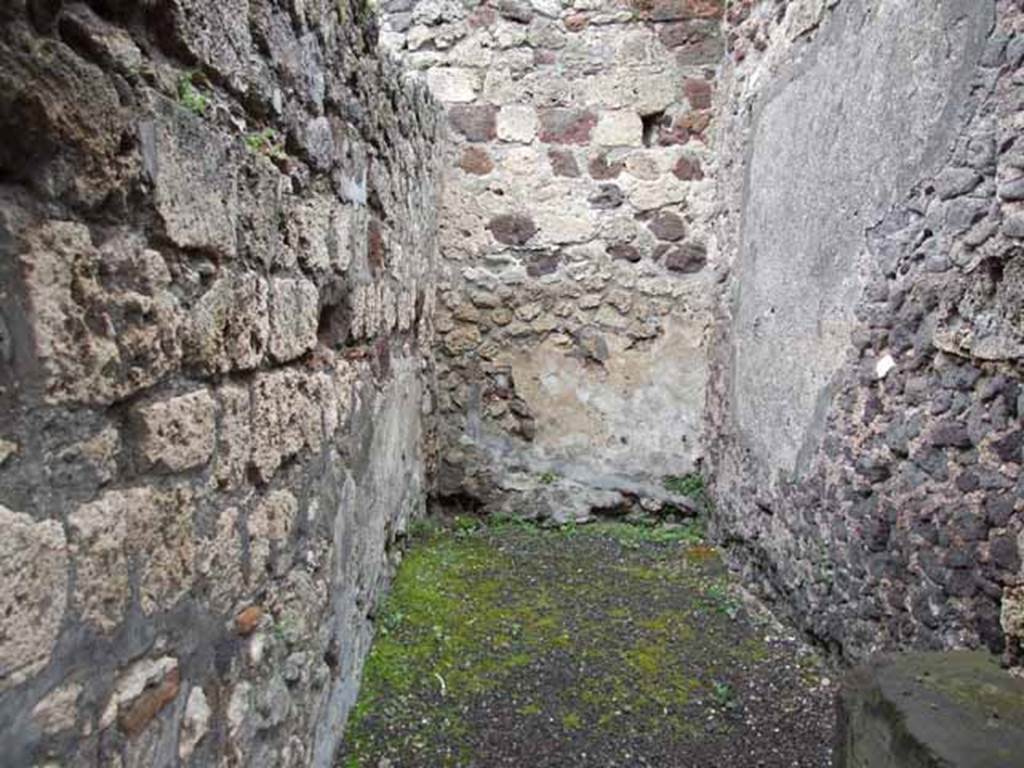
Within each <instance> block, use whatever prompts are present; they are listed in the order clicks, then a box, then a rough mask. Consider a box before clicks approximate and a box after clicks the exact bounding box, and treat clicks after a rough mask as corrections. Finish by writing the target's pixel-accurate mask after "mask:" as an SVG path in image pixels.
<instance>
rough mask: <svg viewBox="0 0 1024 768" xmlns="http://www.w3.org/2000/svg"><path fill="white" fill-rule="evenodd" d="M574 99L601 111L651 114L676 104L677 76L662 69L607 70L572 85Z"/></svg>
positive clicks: (677, 94) (677, 91)
mask: <svg viewBox="0 0 1024 768" xmlns="http://www.w3.org/2000/svg"><path fill="white" fill-rule="evenodd" d="M573 89H574V91H575V92H576V94H577V96H576V99H577V100H578V101H580V102H582V103H585V104H591V105H593V106H595V107H601V108H604V109H632V110H635V111H636V113H637V114H640V115H647V114H654V113H655V112H660V111H662V110H665V109H667V108H668V107H669V106H671V105H672V104H675V103H676V102H678V101H679V96H680V94H679V79H678V75H677V74H676V73H675V72H674V71H672V70H671V69H670V70H664V69H662V68H661V67H653V68H652V67H632V68H629V69H621V70H616V71H606V72H602V73H600V74H596V75H593V76H591V77H587V78H583V79H581V80H579V81H578V82H576V83H574V84H573Z"/></svg>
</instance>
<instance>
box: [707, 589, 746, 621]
mask: <svg viewBox="0 0 1024 768" xmlns="http://www.w3.org/2000/svg"><path fill="white" fill-rule="evenodd" d="M703 596H704V601H705V605H707V606H708V607H710V608H714V609H715V610H716V611H719V612H721V613H724V614H725V615H726V616H728V617H729V618H730V619H735V618H736V617H737V616H738V615H739V612H740V602H739V600H737V599H736V598H735V597H733V595H731V594H730V593H729V589H728V587H726V586H725V585H724V584H721V583H718V582H715V583H712V584H710V585H708V587H707V588H705V589H704V591H703Z"/></svg>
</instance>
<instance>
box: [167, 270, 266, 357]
mask: <svg viewBox="0 0 1024 768" xmlns="http://www.w3.org/2000/svg"><path fill="white" fill-rule="evenodd" d="M267 294H268V290H267V282H266V280H264V279H263V278H261V277H259V276H257V275H254V274H251V273H247V274H229V275H225V276H223V277H219V278H217V279H216V280H215V281H214V282H213V284H212V285H211V286H210V288H209V289H208V290H207V291H206V293H204V294H203V295H202V297H201V298H200V299H199V301H198V302H196V305H195V307H194V308H193V310H192V315H191V317H190V318H189V323H188V326H187V328H186V329H185V340H184V345H183V346H184V354H185V360H186V362H188V363H189V364H191V365H194V366H196V367H197V368H199V369H200V370H202V371H203V372H204V373H228V372H229V371H236V370H248V369H251V368H255V367H256V366H257V365H259V364H260V362H261V361H262V360H263V354H264V351H265V349H266V346H267V338H268V336H269V334H270V321H269V313H268V311H267V309H268V297H267Z"/></svg>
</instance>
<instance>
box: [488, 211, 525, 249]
mask: <svg viewBox="0 0 1024 768" xmlns="http://www.w3.org/2000/svg"><path fill="white" fill-rule="evenodd" d="M487 229H489V230H490V231H491V235H492V236H493V237H494V239H495V240H497V241H498V242H499V243H505V244H506V245H525V244H526V243H527V242H528V241H529V239H530V238H531V237H533V236H534V235H535V234H537V225H536V224H534V223H533V219H531V218H530V217H528V216H523V215H521V214H518V213H507V214H502V215H501V216H495V217H494V218H493V219H491V221H490V222H489V223H488V224H487Z"/></svg>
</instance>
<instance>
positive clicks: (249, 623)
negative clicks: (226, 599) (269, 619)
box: [235, 605, 263, 637]
mask: <svg viewBox="0 0 1024 768" xmlns="http://www.w3.org/2000/svg"><path fill="white" fill-rule="evenodd" d="M262 618H263V609H262V608H260V607H259V606H258V605H250V606H249V607H248V608H245V609H244V610H242V611H241V612H240V613H239V614H238V615H237V616H236V617H235V631H236V632H238V634H240V635H242V636H243V637H244V636H246V635H251V634H252V633H253V632H254V631H255V630H256V627H257V626H259V623H260V619H262Z"/></svg>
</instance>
